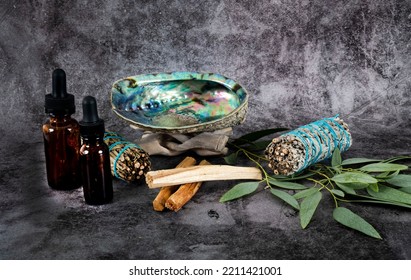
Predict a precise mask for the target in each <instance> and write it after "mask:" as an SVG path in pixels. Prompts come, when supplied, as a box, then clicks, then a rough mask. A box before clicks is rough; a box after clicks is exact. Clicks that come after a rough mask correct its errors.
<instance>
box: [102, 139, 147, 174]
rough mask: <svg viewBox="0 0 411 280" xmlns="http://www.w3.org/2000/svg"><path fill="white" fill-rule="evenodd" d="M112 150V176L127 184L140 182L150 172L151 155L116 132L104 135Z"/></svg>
mask: <svg viewBox="0 0 411 280" xmlns="http://www.w3.org/2000/svg"><path fill="white" fill-rule="evenodd" d="M104 142H105V143H106V144H107V146H108V148H109V150H110V164H111V174H112V175H113V176H114V177H116V178H119V179H122V180H124V181H127V182H133V181H137V180H139V179H140V178H141V177H143V176H145V175H146V173H147V172H148V171H150V168H151V163H150V160H149V155H148V153H146V152H145V151H144V150H143V149H142V148H141V147H140V146H138V145H137V144H134V143H132V142H129V141H126V140H125V139H124V138H123V137H122V136H120V135H119V134H117V133H115V132H106V133H104Z"/></svg>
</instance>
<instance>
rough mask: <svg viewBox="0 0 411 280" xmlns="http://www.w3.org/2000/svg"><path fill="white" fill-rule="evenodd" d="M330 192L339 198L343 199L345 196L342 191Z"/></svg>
mask: <svg viewBox="0 0 411 280" xmlns="http://www.w3.org/2000/svg"><path fill="white" fill-rule="evenodd" d="M331 192H332V193H333V194H335V195H338V196H341V197H344V196H345V194H344V192H342V191H340V190H336V189H332V190H331Z"/></svg>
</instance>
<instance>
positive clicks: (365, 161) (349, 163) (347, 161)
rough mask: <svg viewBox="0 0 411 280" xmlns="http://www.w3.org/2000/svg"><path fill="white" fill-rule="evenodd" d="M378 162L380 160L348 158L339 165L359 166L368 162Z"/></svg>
mask: <svg viewBox="0 0 411 280" xmlns="http://www.w3.org/2000/svg"><path fill="white" fill-rule="evenodd" d="M377 161H378V162H379V161H381V160H380V159H370V158H349V159H345V160H343V161H342V162H341V165H351V164H360V163H368V162H377Z"/></svg>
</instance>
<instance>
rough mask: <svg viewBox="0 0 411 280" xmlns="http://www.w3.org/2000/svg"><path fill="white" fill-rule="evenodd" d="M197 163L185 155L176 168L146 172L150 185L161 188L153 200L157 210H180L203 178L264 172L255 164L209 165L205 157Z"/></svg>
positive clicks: (244, 176) (251, 176) (257, 175)
mask: <svg viewBox="0 0 411 280" xmlns="http://www.w3.org/2000/svg"><path fill="white" fill-rule="evenodd" d="M195 164H196V160H195V159H194V158H192V157H186V158H185V159H184V160H183V161H182V162H180V163H179V164H178V165H177V167H176V168H175V169H166V170H157V171H150V172H148V173H147V174H146V182H147V184H148V186H149V187H150V188H160V187H161V190H160V192H159V193H158V195H157V197H156V198H155V199H154V201H153V208H154V210H156V211H163V210H164V209H165V208H167V209H170V210H173V211H175V212H177V211H178V210H180V209H181V208H182V207H183V206H184V205H185V204H186V203H187V202H188V201H189V200H190V199H191V198H192V197H193V196H194V195H195V194H196V193H197V191H198V190H199V189H200V187H201V184H202V182H204V181H215V180H235V179H252V180H261V179H262V174H261V171H260V170H259V169H258V168H255V167H235V166H229V165H210V163H209V162H207V161H206V160H203V161H201V162H200V164H199V165H198V166H194V165H195Z"/></svg>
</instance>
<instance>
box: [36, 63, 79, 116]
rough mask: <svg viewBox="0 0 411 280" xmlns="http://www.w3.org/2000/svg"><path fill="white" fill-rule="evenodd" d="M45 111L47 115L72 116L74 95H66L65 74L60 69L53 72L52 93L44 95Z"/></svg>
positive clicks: (74, 108) (74, 107)
mask: <svg viewBox="0 0 411 280" xmlns="http://www.w3.org/2000/svg"><path fill="white" fill-rule="evenodd" d="M44 107H45V111H46V113H47V114H69V115H71V114H74V112H75V111H76V106H75V104H74V95H72V94H68V93H67V87H66V73H65V72H64V71H63V70H62V69H56V70H54V71H53V91H52V93H51V94H46V98H45V106H44Z"/></svg>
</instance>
